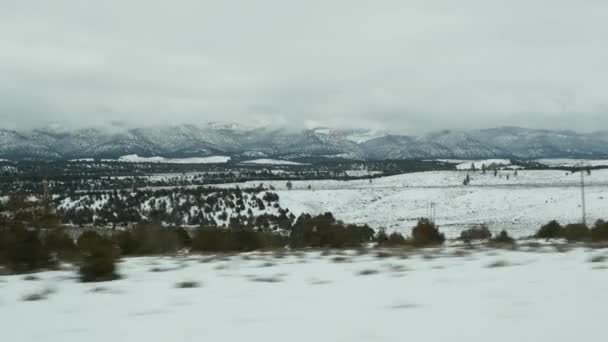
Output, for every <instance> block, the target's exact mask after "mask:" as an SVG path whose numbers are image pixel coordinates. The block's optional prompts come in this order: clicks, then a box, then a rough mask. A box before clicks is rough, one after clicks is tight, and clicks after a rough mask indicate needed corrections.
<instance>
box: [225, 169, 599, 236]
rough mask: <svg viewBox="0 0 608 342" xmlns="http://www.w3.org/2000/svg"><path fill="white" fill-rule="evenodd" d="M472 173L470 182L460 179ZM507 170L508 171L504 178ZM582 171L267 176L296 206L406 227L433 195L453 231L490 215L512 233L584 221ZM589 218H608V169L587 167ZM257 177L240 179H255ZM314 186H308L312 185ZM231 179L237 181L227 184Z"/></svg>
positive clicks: (424, 212)
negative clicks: (289, 182) (364, 176)
mask: <svg viewBox="0 0 608 342" xmlns="http://www.w3.org/2000/svg"><path fill="white" fill-rule="evenodd" d="M467 174H469V175H470V178H471V184H470V185H469V186H463V185H462V182H463V180H464V178H465V177H466V175H467ZM507 176H508V177H509V178H508V179H507ZM580 181H581V179H580V176H579V174H566V172H563V171H555V170H542V171H532V170H530V171H528V170H518V171H517V175H515V171H500V173H499V175H498V176H497V177H494V176H493V174H492V173H491V172H487V173H486V174H485V175H484V174H482V173H481V172H475V173H469V172H466V171H438V172H420V173H411V174H404V175H397V176H391V177H383V178H377V179H374V180H373V181H372V182H371V183H370V182H369V180H354V181H339V180H321V181H295V182H292V183H293V186H294V188H293V190H287V189H286V185H285V182H280V181H269V182H264V184H265V185H267V186H273V187H274V188H276V192H277V193H278V194H279V196H280V200H279V203H280V204H281V207H283V208H289V209H290V211H291V212H293V213H294V214H296V215H298V214H300V213H304V212H305V213H310V214H317V213H323V212H327V211H331V212H332V213H334V215H335V217H336V218H337V219H340V220H343V221H345V222H350V223H367V224H370V226H372V227H373V228H378V227H384V228H387V229H388V230H389V231H393V230H397V231H401V232H403V233H406V234H409V233H410V230H411V228H412V226H413V225H414V224H415V221H416V220H417V219H418V218H420V217H427V216H429V215H428V207H429V204H430V203H431V202H433V203H435V215H436V222H437V224H439V225H440V226H441V229H442V230H443V231H444V232H446V234H447V235H448V236H449V237H456V236H458V235H459V233H460V231H461V230H462V229H463V228H466V227H469V226H470V225H472V224H481V223H485V224H488V225H489V226H490V229H491V230H493V231H499V230H501V229H507V230H508V231H509V233H511V234H512V235H513V236H517V237H521V236H528V235H532V234H533V233H534V232H535V231H536V230H537V229H538V228H540V226H541V225H542V224H544V223H547V222H548V221H550V220H553V219H556V220H559V221H560V222H562V223H564V224H565V223H576V222H580V221H581V217H582V209H581V190H580ZM585 181H586V183H587V186H586V199H587V220H588V222H594V221H595V220H597V219H600V218H603V219H608V170H597V171H593V172H592V174H591V175H590V176H587V175H585ZM259 184H260V182H250V183H244V184H239V186H240V187H241V188H243V187H256V186H258V185H259ZM309 185H310V186H311V188H312V190H308V186H309ZM224 186H226V187H230V186H234V184H226V185H224Z"/></svg>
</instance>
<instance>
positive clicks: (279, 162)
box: [241, 159, 307, 165]
mask: <svg viewBox="0 0 608 342" xmlns="http://www.w3.org/2000/svg"><path fill="white" fill-rule="evenodd" d="M241 164H256V165H307V164H302V163H297V162H292V161H288V160H280V159H254V160H247V161H244V162H242V163H241Z"/></svg>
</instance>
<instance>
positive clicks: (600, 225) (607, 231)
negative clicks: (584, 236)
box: [591, 220, 608, 242]
mask: <svg viewBox="0 0 608 342" xmlns="http://www.w3.org/2000/svg"><path fill="white" fill-rule="evenodd" d="M591 240H592V241H594V242H599V241H608V222H606V221H604V220H598V221H597V222H595V226H594V227H593V228H592V229H591Z"/></svg>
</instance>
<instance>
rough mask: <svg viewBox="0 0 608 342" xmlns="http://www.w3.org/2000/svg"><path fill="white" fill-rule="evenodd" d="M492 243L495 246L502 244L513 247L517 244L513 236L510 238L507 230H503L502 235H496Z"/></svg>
mask: <svg viewBox="0 0 608 342" xmlns="http://www.w3.org/2000/svg"><path fill="white" fill-rule="evenodd" d="M490 241H491V242H492V243H494V244H501V245H512V244H514V243H515V239H513V238H512V237H511V236H509V233H507V231H506V230H503V231H501V232H500V233H498V235H496V236H495V237H494V238H492V239H491V240H490Z"/></svg>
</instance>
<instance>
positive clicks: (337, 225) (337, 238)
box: [289, 213, 375, 248]
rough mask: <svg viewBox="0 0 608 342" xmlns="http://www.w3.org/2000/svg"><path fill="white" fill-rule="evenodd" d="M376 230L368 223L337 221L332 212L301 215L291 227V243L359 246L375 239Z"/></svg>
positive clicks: (306, 245) (324, 246)
mask: <svg viewBox="0 0 608 342" xmlns="http://www.w3.org/2000/svg"><path fill="white" fill-rule="evenodd" d="M374 234H375V232H374V230H373V229H371V228H370V227H368V226H367V225H363V226H358V225H345V224H344V223H342V222H339V221H336V219H335V218H334V217H333V215H332V214H331V213H325V214H323V215H318V216H314V217H313V216H311V215H307V214H303V215H301V216H300V217H299V218H298V219H297V221H296V223H295V224H294V225H293V227H292V229H291V234H290V235H289V245H290V246H291V247H292V248H303V247H321V248H347V247H359V246H361V245H363V244H364V243H367V242H371V241H373V237H374Z"/></svg>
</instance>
